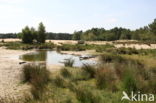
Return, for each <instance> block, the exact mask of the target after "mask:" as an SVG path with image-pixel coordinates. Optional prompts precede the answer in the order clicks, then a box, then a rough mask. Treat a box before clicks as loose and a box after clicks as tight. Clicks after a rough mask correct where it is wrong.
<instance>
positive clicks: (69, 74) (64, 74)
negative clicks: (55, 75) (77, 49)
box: [60, 68, 72, 78]
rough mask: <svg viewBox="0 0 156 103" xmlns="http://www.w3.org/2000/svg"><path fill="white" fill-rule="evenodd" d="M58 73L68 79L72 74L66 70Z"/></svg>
mask: <svg viewBox="0 0 156 103" xmlns="http://www.w3.org/2000/svg"><path fill="white" fill-rule="evenodd" d="M60 73H61V75H62V76H63V77H65V78H70V77H71V76H72V74H71V73H70V71H69V70H68V69H67V68H63V69H61V71H60Z"/></svg>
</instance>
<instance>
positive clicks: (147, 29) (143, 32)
mask: <svg viewBox="0 0 156 103" xmlns="http://www.w3.org/2000/svg"><path fill="white" fill-rule="evenodd" d="M25 29H29V30H26V31H29V32H28V34H27V35H28V36H27V37H32V36H31V33H32V32H33V33H35V32H36V31H35V30H34V28H25ZM20 34H21V33H18V34H14V33H8V34H0V38H18V37H21V36H20ZM43 37H44V38H45V39H53V40H88V41H89V40H90V41H96V40H98V41H113V40H142V41H156V19H155V20H154V21H153V22H152V23H151V24H149V25H147V26H144V27H142V28H139V29H136V30H130V29H127V28H122V27H115V28H113V29H110V30H106V29H104V28H92V29H90V30H87V31H75V32H74V33H73V34H69V33H52V32H45V36H43ZM32 38H36V37H32ZM32 38H30V39H32ZM36 40H37V39H36Z"/></svg>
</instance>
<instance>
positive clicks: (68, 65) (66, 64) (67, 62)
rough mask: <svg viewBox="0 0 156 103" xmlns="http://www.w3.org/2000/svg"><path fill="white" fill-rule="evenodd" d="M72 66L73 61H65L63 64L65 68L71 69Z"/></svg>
mask: <svg viewBox="0 0 156 103" xmlns="http://www.w3.org/2000/svg"><path fill="white" fill-rule="evenodd" d="M73 64H74V60H73V59H71V58H70V59H66V60H65V62H64V65H65V66H67V67H73Z"/></svg>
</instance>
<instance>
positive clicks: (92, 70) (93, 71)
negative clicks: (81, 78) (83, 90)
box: [82, 64, 96, 78]
mask: <svg viewBox="0 0 156 103" xmlns="http://www.w3.org/2000/svg"><path fill="white" fill-rule="evenodd" d="M82 69H83V70H84V71H85V72H86V73H88V74H89V75H90V78H94V77H95V74H96V69H95V68H94V67H93V65H89V64H84V65H83V67H82Z"/></svg>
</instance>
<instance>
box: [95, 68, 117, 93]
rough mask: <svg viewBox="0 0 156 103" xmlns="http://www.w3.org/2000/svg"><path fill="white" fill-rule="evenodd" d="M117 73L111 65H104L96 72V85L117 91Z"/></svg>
mask: <svg viewBox="0 0 156 103" xmlns="http://www.w3.org/2000/svg"><path fill="white" fill-rule="evenodd" d="M115 76H116V74H115V72H114V71H113V70H112V69H111V68H110V67H102V68H100V69H98V71H97V73H96V85H97V87H98V88H100V89H110V90H112V91H116V89H117V88H116V86H115V82H116V77H115Z"/></svg>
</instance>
